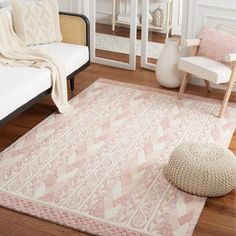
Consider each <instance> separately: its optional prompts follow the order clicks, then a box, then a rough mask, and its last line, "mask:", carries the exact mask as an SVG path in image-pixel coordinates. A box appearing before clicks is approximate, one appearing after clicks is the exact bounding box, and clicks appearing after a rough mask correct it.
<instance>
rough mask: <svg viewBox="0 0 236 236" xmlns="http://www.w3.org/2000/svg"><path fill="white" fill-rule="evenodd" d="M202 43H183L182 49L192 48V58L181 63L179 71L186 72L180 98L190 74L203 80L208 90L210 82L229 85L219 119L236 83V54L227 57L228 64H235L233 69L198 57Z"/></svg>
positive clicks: (182, 60) (195, 40)
mask: <svg viewBox="0 0 236 236" xmlns="http://www.w3.org/2000/svg"><path fill="white" fill-rule="evenodd" d="M200 42H201V41H200V40H199V39H186V40H183V42H182V47H191V48H192V53H191V56H189V57H182V58H180V61H179V69H180V70H181V71H183V72H184V76H183V80H182V84H181V87H180V91H179V95H178V98H179V99H181V98H182V96H183V93H184V90H185V87H186V84H187V82H188V79H189V76H188V74H192V75H194V76H197V77H198V78H202V79H203V80H204V81H205V84H206V87H207V89H208V90H211V88H210V82H212V83H215V84H227V90H226V93H225V97H224V101H223V104H222V107H221V110H220V113H219V117H223V115H224V112H225V109H226V107H227V104H228V101H229V98H230V95H231V92H232V89H233V86H234V83H235V82H236V53H232V54H227V55H225V60H226V62H230V63H232V64H233V66H232V68H231V67H230V66H228V65H225V64H223V63H220V62H217V61H214V60H211V59H208V58H206V57H201V56H197V52H198V48H199V46H200Z"/></svg>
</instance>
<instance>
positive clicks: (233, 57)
mask: <svg viewBox="0 0 236 236" xmlns="http://www.w3.org/2000/svg"><path fill="white" fill-rule="evenodd" d="M224 59H225V61H226V62H236V53H230V54H226V55H225V58H224Z"/></svg>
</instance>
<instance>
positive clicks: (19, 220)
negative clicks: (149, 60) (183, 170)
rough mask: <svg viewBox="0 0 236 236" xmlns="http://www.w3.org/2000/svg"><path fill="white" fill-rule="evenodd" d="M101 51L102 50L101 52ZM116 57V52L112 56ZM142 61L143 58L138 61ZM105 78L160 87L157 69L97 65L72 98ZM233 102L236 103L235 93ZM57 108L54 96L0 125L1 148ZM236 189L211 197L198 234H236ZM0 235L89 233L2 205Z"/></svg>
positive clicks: (234, 146) (234, 145) (191, 89)
mask: <svg viewBox="0 0 236 236" xmlns="http://www.w3.org/2000/svg"><path fill="white" fill-rule="evenodd" d="M100 53H101V52H100ZM110 57H112V55H110ZM138 62H139V60H138ZM100 77H103V78H108V79H112V80H117V81H123V82H129V83H134V84H140V85H146V86H151V87H160V86H159V84H158V83H157V81H156V78H155V74H154V72H150V71H147V70H144V69H141V68H140V67H139V64H138V68H137V70H136V71H125V70H122V69H116V68H111V67H107V66H102V65H97V64H93V65H91V66H90V67H89V68H87V69H86V70H85V71H84V72H82V73H81V74H80V75H79V76H77V78H76V86H75V91H74V92H69V96H70V97H74V96H76V95H77V94H78V93H79V92H80V91H82V90H83V89H85V88H86V87H88V86H89V85H90V84H91V83H93V82H94V81H95V80H96V79H98V78H100ZM186 92H187V93H191V94H195V95H200V96H205V97H211V98H216V99H222V98H223V95H224V93H223V92H222V91H219V90H213V91H212V92H210V93H209V92H207V91H206V89H205V88H203V87H197V86H191V85H189V86H188V87H187V91H186ZM231 101H232V102H236V99H235V94H234V95H233V96H231ZM54 111H56V108H55V106H54V105H53V103H52V101H51V99H50V97H47V98H45V99H43V100H42V101H40V103H38V104H35V105H34V106H33V107H31V108H30V109H29V110H27V111H26V112H24V113H23V114H22V115H20V116H19V117H18V118H16V119H14V120H13V121H12V122H10V123H8V124H7V125H5V126H4V127H2V128H0V151H2V150H4V149H5V148H6V147H7V146H9V145H10V144H12V143H13V142H14V141H15V140H17V139H18V138H20V137H21V136H22V135H23V134H24V133H26V132H27V131H29V130H30V129H31V128H33V127H34V126H35V125H37V124H38V123H40V122H41V121H42V120H43V119H45V118H46V117H48V116H49V115H50V114H52V113H53V112H54ZM230 149H231V150H232V151H234V153H235V154H236V132H235V134H234V137H233V138H232V142H231V145H230ZM235 197H236V191H235V190H234V191H233V192H231V193H230V194H228V195H227V196H225V197H221V198H214V199H209V200H208V201H207V203H206V205H205V208H204V210H203V212H202V214H201V217H200V219H199V222H198V224H197V227H196V229H195V231H194V235H195V236H205V235H206V236H208V235H212V236H217V235H219V236H235V229H236V225H235V223H236V222H235V219H236V218H235V217H236V204H235V203H236V202H235ZM0 235H1V236H33V235H34V236H45V235H46V236H47V235H48V236H53V235H54V236H64V235H66V236H67V235H71V236H85V235H86V234H84V233H80V232H78V231H75V230H72V229H68V228H65V227H62V226H59V225H56V224H53V223H50V222H47V221H43V220H40V219H36V218H34V217H31V216H27V215H24V214H20V213H16V212H13V211H11V210H8V209H4V208H0Z"/></svg>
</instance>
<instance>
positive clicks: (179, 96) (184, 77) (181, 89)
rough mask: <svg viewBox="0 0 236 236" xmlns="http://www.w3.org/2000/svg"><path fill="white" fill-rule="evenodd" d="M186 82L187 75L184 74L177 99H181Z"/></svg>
mask: <svg viewBox="0 0 236 236" xmlns="http://www.w3.org/2000/svg"><path fill="white" fill-rule="evenodd" d="M187 82H188V73H187V72H185V73H184V76H183V80H182V84H181V87H180V90H179V94H178V99H182V97H183V93H184V90H185V88H186V84H187Z"/></svg>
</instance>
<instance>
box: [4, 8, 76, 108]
mask: <svg viewBox="0 0 236 236" xmlns="http://www.w3.org/2000/svg"><path fill="white" fill-rule="evenodd" d="M0 64H3V65H7V66H31V67H37V68H48V69H49V70H50V71H51V77H52V94H51V96H52V99H53V101H54V103H55V104H56V106H57V107H58V109H59V112H60V113H65V112H68V111H70V110H71V108H72V107H71V106H70V105H69V104H68V96H67V84H66V73H65V66H64V64H63V63H62V62H61V61H60V60H58V59H56V58H54V57H52V56H51V55H49V54H47V53H45V52H44V51H43V50H41V49H31V48H27V46H26V45H24V44H23V43H22V42H21V41H20V39H19V38H18V36H17V35H16V33H15V32H14V30H13V28H12V27H11V26H10V25H9V23H8V18H7V16H6V14H5V13H4V12H3V11H1V10H0Z"/></svg>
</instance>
